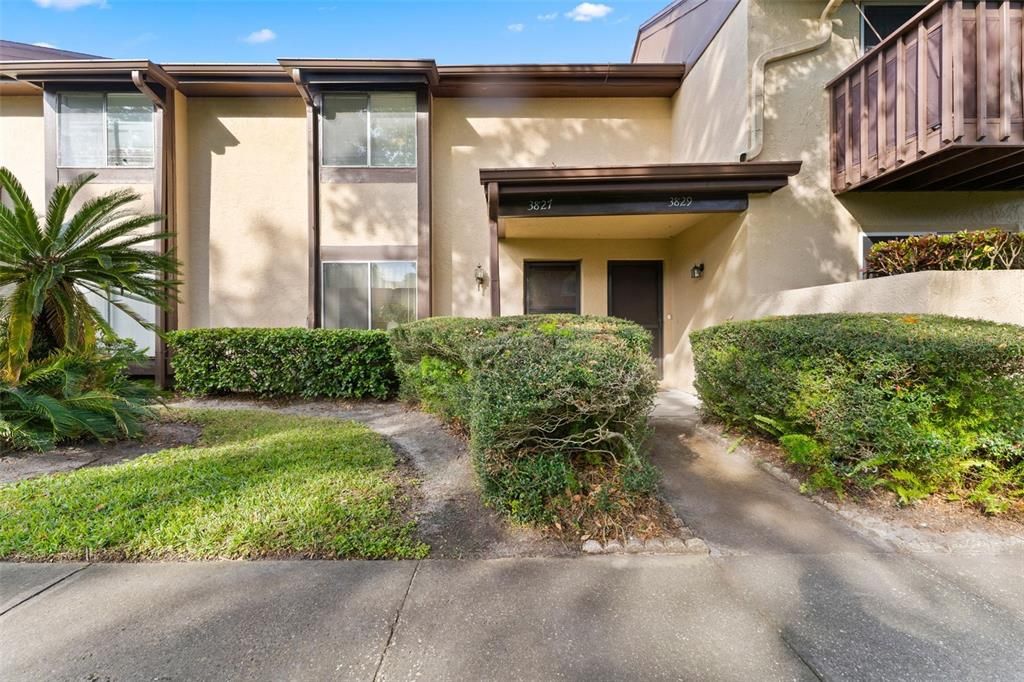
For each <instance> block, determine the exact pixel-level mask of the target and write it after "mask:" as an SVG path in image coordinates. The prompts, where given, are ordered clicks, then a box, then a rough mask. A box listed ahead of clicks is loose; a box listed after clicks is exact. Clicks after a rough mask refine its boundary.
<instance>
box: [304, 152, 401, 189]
mask: <svg viewBox="0 0 1024 682" xmlns="http://www.w3.org/2000/svg"><path fill="white" fill-rule="evenodd" d="M417 152H419V150H418V149H417ZM418 156H419V155H418V153H417V157H418ZM418 172H419V171H418V168H385V167H369V168H354V167H348V166H320V182H322V183H325V184H329V183H339V184H348V185H354V184H363V183H375V182H377V183H413V182H416V181H417V176H418Z"/></svg>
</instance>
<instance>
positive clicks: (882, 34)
mask: <svg viewBox="0 0 1024 682" xmlns="http://www.w3.org/2000/svg"><path fill="white" fill-rule="evenodd" d="M926 4H927V3H926V2H917V3H913V2H905V3H892V2H874V3H867V2H865V3H864V4H863V5H861V8H860V9H861V11H862V12H863V15H862V16H861V21H860V24H861V30H860V34H861V45H862V46H863V49H864V52H869V51H870V50H871V49H872V48H874V47H875V46H876V45H878V44H879V43H880V42H882V41H883V40H885V39H886V38H888V37H889V36H891V35H892V34H893V33H895V32H896V29H898V28H899V27H900V26H902V25H903V24H905V23H907V22H908V21H910V20H911V18H913V16H914V15H915V14H917V13H918V12H920V11H921V9H922V8H924V6H925V5H926Z"/></svg>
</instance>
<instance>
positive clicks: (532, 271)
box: [525, 261, 580, 315]
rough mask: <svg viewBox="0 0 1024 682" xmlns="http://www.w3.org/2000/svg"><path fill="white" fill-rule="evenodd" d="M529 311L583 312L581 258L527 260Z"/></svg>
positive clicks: (527, 307) (531, 313)
mask: <svg viewBox="0 0 1024 682" xmlns="http://www.w3.org/2000/svg"><path fill="white" fill-rule="evenodd" d="M525 297H526V302H525V303H526V305H525V307H526V313H527V314H528V315H533V314H544V313H574V314H577V315H578V314H579V312H580V263H579V261H550V262H527V263H526V281H525Z"/></svg>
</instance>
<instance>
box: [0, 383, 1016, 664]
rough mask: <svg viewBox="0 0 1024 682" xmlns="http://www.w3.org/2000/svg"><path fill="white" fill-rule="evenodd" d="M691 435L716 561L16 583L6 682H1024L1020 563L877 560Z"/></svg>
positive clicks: (341, 568)
mask: <svg viewBox="0 0 1024 682" xmlns="http://www.w3.org/2000/svg"><path fill="white" fill-rule="evenodd" d="M694 422H695V418H694V416H693V412H692V407H691V406H690V405H688V401H687V400H686V399H685V397H684V396H679V395H668V396H664V397H663V399H662V404H661V406H660V407H659V410H658V413H657V415H656V420H655V428H656V438H657V441H656V448H655V459H656V460H657V462H658V463H659V464H660V465H661V466H662V467H663V468H664V470H665V473H666V477H665V482H664V494H665V496H666V498H667V499H668V500H669V501H670V502H671V503H672V504H673V505H674V506H675V508H676V509H677V511H678V512H679V514H680V515H681V516H682V517H683V519H684V521H686V522H687V524H688V525H689V526H690V527H691V528H693V529H694V530H695V531H696V532H697V533H698V534H699V535H700V536H701V537H703V538H704V539H705V540H706V541H707V542H708V544H709V545H710V546H711V548H712V555H711V556H710V557H641V556H629V557H625V556H624V557H581V558H575V559H565V558H547V559H540V558H514V559H493V560H465V561H450V560H425V561H420V562H359V561H353V562H318V561H310V562H275V561H264V562H251V563H246V562H222V563H206V564H201V563H200V564H135V565H133V564H114V565H109V564H108V565H99V564H98V565H80V564H79V565H71V564H49V565H39V564H2V565H0V613H2V615H0V678H2V679H4V680H38V679H91V680H103V679H113V680H127V679H132V680H134V679H167V680H177V679H182V680H184V679H296V680H297V679H318V680H319V679H355V680H372V679H387V680H397V679H421V680H437V679H452V680H476V679H524V680H546V679H588V680H605V679H608V680H612V679H627V678H632V679H701V680H706V679H711V680H715V679H722V680H776V679H779V680H788V679H798V680H799V679H808V680H813V679H816V678H817V679H836V680H845V679H849V680H862V679H880V680H881V679H885V680H891V679H915V680H916V679H921V680H924V679H929V680H931V679H934V680H975V679H976V680H1020V679H1024V672H1022V671H1024V648H1022V647H1021V645H1020V642H1021V641H1024V577H1022V576H1024V554H1022V553H1019V552H1018V553H1012V552H1004V553H991V554H984V555H977V554H976V555H967V554H935V555H928V554H914V555H907V554H903V553H899V552H897V551H895V550H894V549H893V548H891V547H884V546H879V545H876V544H874V543H873V542H871V541H869V540H866V539H864V538H862V537H860V536H859V535H857V534H856V533H854V532H853V531H851V530H850V529H848V528H847V527H846V526H845V525H843V523H842V522H841V521H839V520H838V519H836V518H835V517H834V516H832V515H831V514H830V513H828V512H827V510H825V509H823V508H821V507H819V506H817V505H814V504H813V503H811V502H809V501H807V500H805V499H803V498H801V497H800V496H799V495H796V494H795V493H793V491H791V490H789V489H788V488H786V487H785V486H784V485H783V484H781V483H779V482H777V481H776V480H775V479H773V478H771V477H770V476H768V475H767V474H765V473H764V472H762V471H761V470H759V469H757V468H756V467H755V466H753V465H752V464H750V463H749V462H747V461H746V460H744V459H742V458H740V457H737V456H735V455H728V454H727V453H725V452H723V451H721V450H720V449H719V448H716V447H714V444H713V443H711V442H709V441H701V440H699V439H694V438H693V437H691V436H689V434H690V432H691V431H692V428H693V425H694ZM680 436H684V439H683V441H681V440H680V438H679V437H680Z"/></svg>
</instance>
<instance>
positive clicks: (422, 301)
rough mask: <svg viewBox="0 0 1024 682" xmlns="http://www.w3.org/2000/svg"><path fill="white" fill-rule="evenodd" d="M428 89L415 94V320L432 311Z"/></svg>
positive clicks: (429, 101) (430, 145) (431, 212)
mask: <svg viewBox="0 0 1024 682" xmlns="http://www.w3.org/2000/svg"><path fill="white" fill-rule="evenodd" d="M432 104H433V102H432V98H431V95H430V92H429V91H427V90H420V91H418V92H417V93H416V317H418V318H420V319H422V318H426V317H430V316H431V314H432V312H433V291H432V289H433V287H432V286H431V283H432V278H431V274H432V273H431V267H432V264H433V260H432V244H433V240H432V235H431V230H432V227H433V207H432V204H431V173H432V169H431V159H430V155H431V151H432V143H431V127H432V126H431V123H430V118H431V109H432Z"/></svg>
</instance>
